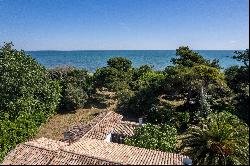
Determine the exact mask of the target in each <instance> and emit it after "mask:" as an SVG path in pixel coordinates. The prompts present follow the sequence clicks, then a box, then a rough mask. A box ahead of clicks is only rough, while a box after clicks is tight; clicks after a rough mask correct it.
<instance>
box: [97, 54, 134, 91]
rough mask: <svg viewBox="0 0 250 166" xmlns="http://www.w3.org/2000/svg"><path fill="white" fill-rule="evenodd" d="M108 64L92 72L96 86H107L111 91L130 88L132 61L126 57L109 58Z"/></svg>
mask: <svg viewBox="0 0 250 166" xmlns="http://www.w3.org/2000/svg"><path fill="white" fill-rule="evenodd" d="M107 63H108V66H107V67H103V68H99V69H97V71H96V72H95V73H94V84H95V87H96V88H102V87H105V88H108V89H109V90H111V91H119V90H123V89H129V88H130V85H129V84H130V82H131V80H132V67H131V66H132V62H131V61H130V60H128V59H126V58H122V57H115V58H110V59H109V60H108V61H107Z"/></svg>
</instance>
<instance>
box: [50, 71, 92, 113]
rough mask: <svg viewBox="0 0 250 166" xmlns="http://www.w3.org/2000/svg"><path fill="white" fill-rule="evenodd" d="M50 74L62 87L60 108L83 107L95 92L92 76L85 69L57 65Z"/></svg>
mask: <svg viewBox="0 0 250 166" xmlns="http://www.w3.org/2000/svg"><path fill="white" fill-rule="evenodd" d="M50 74H51V78H52V79H53V80H57V81H59V83H60V85H61V87H62V93H61V94H62V97H61V104H60V106H61V108H60V110H65V109H66V110H69V111H71V110H75V109H78V108H82V107H84V106H85V104H86V103H87V101H88V99H89V98H90V96H91V94H92V93H94V89H93V85H92V78H91V76H89V75H88V73H87V71H86V70H84V69H76V68H74V67H57V68H54V69H52V70H50Z"/></svg>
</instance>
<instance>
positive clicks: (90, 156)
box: [60, 149, 123, 165]
mask: <svg viewBox="0 0 250 166" xmlns="http://www.w3.org/2000/svg"><path fill="white" fill-rule="evenodd" d="M60 151H61V152H66V153H72V154H75V155H80V156H86V157H89V158H93V159H98V160H102V161H107V162H110V163H115V164H119V165H123V164H122V163H121V162H117V161H111V160H108V159H105V158H103V157H96V156H93V155H89V154H80V153H76V152H72V151H70V150H66V149H60Z"/></svg>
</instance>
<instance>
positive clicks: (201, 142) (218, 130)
mask: <svg viewBox="0 0 250 166" xmlns="http://www.w3.org/2000/svg"><path fill="white" fill-rule="evenodd" d="M186 134H187V135H186V136H185V137H184V138H183V139H184V140H183V145H182V147H184V148H186V149H187V150H186V154H187V155H189V156H192V157H193V162H194V163H195V164H198V165H216V164H220V165H248V164H249V162H248V154H249V144H248V141H249V128H248V127H247V125H246V124H244V123H243V122H241V121H240V120H239V118H237V117H236V116H234V115H232V114H230V113H227V112H220V113H218V114H210V115H209V116H208V117H207V118H206V119H202V120H201V121H200V122H199V124H198V125H197V126H192V127H190V128H189V129H188V132H187V133H186Z"/></svg>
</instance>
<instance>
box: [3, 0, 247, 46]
mask: <svg viewBox="0 0 250 166" xmlns="http://www.w3.org/2000/svg"><path fill="white" fill-rule="evenodd" d="M248 6H249V1H248V0H0V45H3V42H4V41H7V42H8V41H13V43H14V45H15V48H17V49H21V48H22V49H24V50H50V49H52V50H86V49H87V50H95V49H97V50H100V49H104V50H112V49H114V50H124V49H130V50H133V49H137V50H138V49H139V50H140V49H142V50H143V49H147V50H150V49H163V50H166V49H176V48H177V47H179V46H181V45H188V46H190V47H191V48H192V49H230V50H237V49H246V48H248V46H249V13H248V12H249V7H248Z"/></svg>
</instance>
